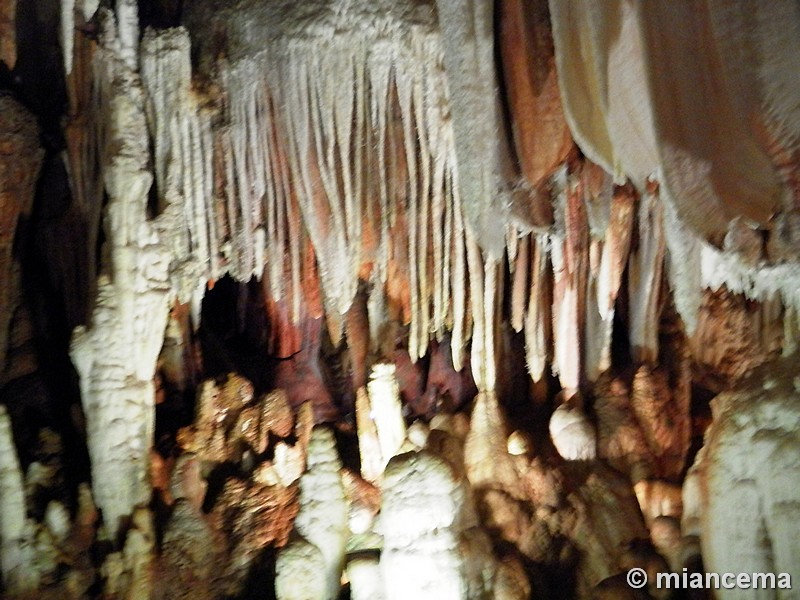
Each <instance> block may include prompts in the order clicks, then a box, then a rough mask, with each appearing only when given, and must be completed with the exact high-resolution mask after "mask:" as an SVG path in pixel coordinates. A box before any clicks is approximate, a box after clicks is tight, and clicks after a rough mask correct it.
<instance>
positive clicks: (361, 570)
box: [347, 557, 385, 600]
mask: <svg viewBox="0 0 800 600" xmlns="http://www.w3.org/2000/svg"><path fill="white" fill-rule="evenodd" d="M347 576H348V578H349V579H350V594H351V598H352V599H353V600H383V599H384V597H385V596H384V591H383V590H384V585H383V579H381V570H380V561H379V560H378V559H377V558H375V557H357V558H354V559H352V560H350V561H349V562H348V563H347Z"/></svg>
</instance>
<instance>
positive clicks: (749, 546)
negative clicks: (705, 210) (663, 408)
mask: <svg viewBox="0 0 800 600" xmlns="http://www.w3.org/2000/svg"><path fill="white" fill-rule="evenodd" d="M798 364H800V363H798V357H797V356H796V355H795V356H792V357H789V358H786V359H781V360H779V361H776V362H773V363H770V364H768V365H765V366H763V367H761V368H759V369H758V370H757V371H756V372H755V373H754V374H753V376H752V377H750V378H748V379H747V381H746V382H744V383H743V384H742V385H740V386H738V387H737V388H736V389H734V390H732V391H730V392H725V393H723V394H720V395H719V396H717V397H716V398H715V399H714V400H713V402H712V410H713V413H714V421H713V423H712V425H711V427H710V428H709V429H708V430H707V432H706V436H705V446H704V448H703V450H702V452H701V453H700V454H699V455H698V457H697V461H696V462H695V465H694V467H693V470H694V472H695V476H696V477H698V478H699V479H698V480H697V483H698V484H699V487H698V488H697V490H698V491H699V492H700V494H699V500H700V506H699V511H697V508H698V507H696V506H694V502H692V501H691V499H690V498H687V491H688V490H684V498H686V499H687V500H689V503H688V504H689V505H688V506H687V509H688V510H689V512H690V514H696V512H699V521H700V525H701V531H700V533H701V542H702V549H703V562H704V565H705V568H706V569H708V570H709V571H715V572H727V571H730V572H740V571H741V572H749V571H753V572H763V573H776V574H777V573H791V572H792V570H793V569H796V568H797V565H798V564H800V563H799V562H798V561H799V560H800V545H799V544H800V542H799V541H798V537H797V535H796V531H795V528H794V527H791V526H787V524H789V523H795V522H796V521H797V519H798V518H800V515H798V503H797V501H796V498H795V490H796V489H797V486H798V482H800V469H798V464H797V451H798V447H800V436H799V435H798V426H799V425H800V412H798V408H797V402H796V398H797V392H798V387H800V385H798V380H797V376H796V375H797V372H798ZM687 485H688V481H687ZM685 522H686V517H685ZM687 525H688V523H687ZM686 533H687V531H684V534H686Z"/></svg>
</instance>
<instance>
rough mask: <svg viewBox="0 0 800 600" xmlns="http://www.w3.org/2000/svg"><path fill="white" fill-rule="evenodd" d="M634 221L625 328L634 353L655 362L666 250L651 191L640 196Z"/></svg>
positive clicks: (659, 211)
mask: <svg viewBox="0 0 800 600" xmlns="http://www.w3.org/2000/svg"><path fill="white" fill-rule="evenodd" d="M637 221H638V229H639V231H638V233H639V235H638V240H639V244H638V247H637V249H636V251H635V252H632V253H631V256H630V259H629V262H628V302H629V304H630V311H629V312H630V316H629V325H628V331H629V336H630V343H631V347H632V348H633V353H634V357H635V358H636V359H637V360H638V361H648V362H651V363H655V362H656V360H657V359H658V325H659V320H660V312H661V311H660V305H661V289H662V273H663V267H664V252H665V250H666V241H665V239H664V221H663V218H662V208H661V202H659V200H658V198H657V197H656V196H655V195H653V194H649V193H647V194H645V195H644V196H642V198H641V200H640V201H639V210H638V219H637Z"/></svg>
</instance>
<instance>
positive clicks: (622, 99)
mask: <svg viewBox="0 0 800 600" xmlns="http://www.w3.org/2000/svg"><path fill="white" fill-rule="evenodd" d="M673 8H674V7H673V6H672V4H671V3H669V2H658V3H656V4H654V5H653V6H648V7H647V10H645V9H644V7H643V5H638V4H637V5H629V4H626V3H607V4H603V5H602V6H600V7H597V6H591V7H590V6H589V5H588V4H586V6H582V5H581V3H567V4H564V3H559V2H551V9H552V18H553V32H554V41H555V48H556V64H557V66H558V69H559V83H560V85H561V92H562V98H563V101H564V106H565V112H566V115H567V120H568V122H569V123H570V126H571V128H572V132H573V135H574V136H575V139H576V141H577V142H578V144H579V145H580V146H581V148H582V150H583V151H584V152H585V153H586V155H587V156H588V157H589V158H590V159H591V160H593V161H594V162H596V163H597V164H600V165H601V166H603V168H605V169H606V170H608V171H609V172H612V173H614V175H615V178H616V179H617V180H618V181H620V182H621V181H622V180H623V178H624V177H625V176H627V177H630V178H631V179H632V180H633V182H634V184H635V185H636V186H637V187H638V189H639V191H640V192H644V189H645V187H646V181H645V180H646V179H647V178H648V177H650V176H652V175H655V174H657V176H658V178H659V180H660V182H661V184H662V186H663V187H664V188H665V189H667V190H668V192H669V193H670V194H671V195H672V196H673V197H674V198H675V201H676V204H675V207H676V210H677V212H678V214H679V216H680V217H681V219H682V220H683V221H684V222H685V225H686V226H687V227H689V228H690V229H691V230H692V231H694V232H696V233H697V234H699V235H700V236H702V237H703V238H704V239H707V240H709V241H712V242H713V243H717V244H719V243H721V241H722V239H723V237H724V236H725V233H726V232H727V229H728V224H729V222H730V221H731V220H732V219H734V218H736V217H738V216H742V217H745V218H747V219H748V220H750V221H753V222H756V223H760V224H761V225H762V226H764V227H767V228H769V227H770V224H769V220H770V218H771V217H772V216H773V215H774V214H775V213H776V212H780V211H781V209H783V210H786V209H788V208H789V206H790V204H791V198H790V196H791V193H790V190H789V185H791V184H792V183H791V174H789V173H787V172H786V169H783V170H784V172H785V173H786V175H784V178H783V179H784V180H783V181H781V177H780V176H779V174H778V172H777V169H776V167H778V168H780V167H781V163H783V162H785V159H784V158H783V157H784V156H785V150H786V149H789V148H791V147H792V146H793V145H794V146H795V147H796V141H795V142H793V141H792V140H793V139H794V138H795V137H796V136H795V134H794V132H792V131H791V125H789V124H790V123H793V122H796V119H797V109H796V107H795V106H794V104H792V103H791V102H789V101H787V99H788V98H789V97H790V96H792V92H790V91H789V90H792V89H794V90H796V83H795V82H794V78H793V75H792V74H791V73H792V70H791V68H790V67H789V66H788V64H786V62H785V59H784V58H783V56H790V55H791V50H784V52H765V51H764V50H761V48H764V49H765V48H773V47H782V48H790V47H794V46H796V41H794V40H793V41H789V38H791V37H792V32H793V31H794V29H796V21H797V18H796V17H797V7H796V6H794V5H793V4H792V3H791V2H788V1H786V2H776V3H774V4H771V5H770V6H769V7H768V8H767V7H761V8H760V10H758V11H750V10H744V9H743V8H741V7H731V6H728V5H727V4H725V3H717V2H708V3H706V4H704V9H703V10H702V11H701V13H699V14H696V13H695V11H694V7H688V6H685V7H682V9H681V10H680V11H674V10H672V9H673ZM687 19H689V20H687ZM781 21H785V22H787V23H792V25H793V27H788V28H786V29H783V30H781V31H778V30H776V29H774V27H775V23H778V22H781ZM681 23H690V24H691V26H690V27H682V26H681ZM665 30H669V31H675V32H676V33H678V34H679V35H670V36H664V35H663V32H664V31H665ZM620 39H624V40H625V43H618V40H620ZM656 65H658V67H657V68H656ZM766 73H769V76H768V77H765V76H764V75H765V74H766ZM698 131H707V132H709V134H708V135H705V136H703V135H698V133H697V132H698ZM770 153H771V155H770ZM789 154H791V150H789ZM776 163H777V164H776ZM784 166H785V165H784Z"/></svg>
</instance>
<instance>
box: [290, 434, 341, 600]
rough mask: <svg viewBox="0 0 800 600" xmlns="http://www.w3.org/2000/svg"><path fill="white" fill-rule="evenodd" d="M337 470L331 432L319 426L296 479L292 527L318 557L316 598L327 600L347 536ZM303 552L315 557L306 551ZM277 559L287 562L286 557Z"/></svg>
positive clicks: (335, 590)
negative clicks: (303, 468) (320, 585)
mask: <svg viewBox="0 0 800 600" xmlns="http://www.w3.org/2000/svg"><path fill="white" fill-rule="evenodd" d="M340 468H341V463H340V462H339V455H338V453H337V451H336V440H335V438H334V437H333V432H332V431H331V430H330V429H327V428H325V427H322V426H318V427H316V428H314V431H313V432H312V434H311V441H310V442H309V446H308V470H307V471H306V472H305V473H304V474H303V476H302V477H301V478H300V512H299V513H298V514H297V518H296V519H295V522H294V526H295V529H296V530H297V533H298V534H299V535H301V536H302V537H303V538H304V539H305V540H306V543H307V544H309V545H312V546H314V547H315V548H316V549H317V550H318V552H319V554H320V557H321V560H322V564H321V566H322V569H321V573H320V576H321V581H323V582H324V586H323V588H322V590H321V595H320V596H317V597H319V598H326V599H328V600H332V599H333V598H336V597H337V596H338V594H339V580H340V577H341V574H342V570H343V569H344V553H345V544H346V543H347V536H348V530H347V503H346V501H345V497H344V489H343V487H342V480H341V476H340V474H339V470H340ZM302 547H303V548H306V546H302ZM304 552H312V554H315V553H313V549H308V548H307V550H306V551H304ZM281 560H287V561H288V558H284V559H281ZM286 597H287V598H292V597H293V596H286Z"/></svg>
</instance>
